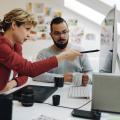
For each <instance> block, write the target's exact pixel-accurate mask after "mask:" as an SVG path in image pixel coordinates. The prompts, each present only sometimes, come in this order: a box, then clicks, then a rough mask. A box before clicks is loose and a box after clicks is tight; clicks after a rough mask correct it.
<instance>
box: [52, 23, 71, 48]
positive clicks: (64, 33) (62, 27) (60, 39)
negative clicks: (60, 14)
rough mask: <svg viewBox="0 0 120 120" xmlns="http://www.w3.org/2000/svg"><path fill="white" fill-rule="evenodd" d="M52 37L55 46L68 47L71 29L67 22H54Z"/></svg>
mask: <svg viewBox="0 0 120 120" xmlns="http://www.w3.org/2000/svg"><path fill="white" fill-rule="evenodd" d="M51 37H52V39H53V42H54V44H55V46H56V47H57V48H59V49H64V48H66V46H67V44H68V39H69V30H68V26H67V25H66V23H65V22H62V23H60V24H53V25H52V31H51Z"/></svg>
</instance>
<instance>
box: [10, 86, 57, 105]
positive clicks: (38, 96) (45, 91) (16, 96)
mask: <svg viewBox="0 0 120 120" xmlns="http://www.w3.org/2000/svg"><path fill="white" fill-rule="evenodd" d="M26 87H32V89H33V91H34V102H36V103H43V102H44V101H45V100H46V99H47V98H48V97H49V96H50V95H51V94H53V93H54V92H55V91H56V90H57V88H56V87H50V86H36V85H27V86H25V87H23V88H21V89H19V90H17V91H15V92H13V93H11V94H9V95H8V96H13V100H18V101H21V94H22V91H24V89H26Z"/></svg>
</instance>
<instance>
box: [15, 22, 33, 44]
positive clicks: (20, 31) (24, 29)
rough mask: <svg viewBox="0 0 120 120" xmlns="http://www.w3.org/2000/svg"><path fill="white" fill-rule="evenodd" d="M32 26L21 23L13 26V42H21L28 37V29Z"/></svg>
mask: <svg viewBox="0 0 120 120" xmlns="http://www.w3.org/2000/svg"><path fill="white" fill-rule="evenodd" d="M31 28H32V26H31V25H27V24H23V25H21V26H19V27H18V26H17V25H15V26H14V30H13V38H14V41H15V42H18V43H20V44H22V43H23V42H24V41H25V40H26V39H28V37H30V31H31Z"/></svg>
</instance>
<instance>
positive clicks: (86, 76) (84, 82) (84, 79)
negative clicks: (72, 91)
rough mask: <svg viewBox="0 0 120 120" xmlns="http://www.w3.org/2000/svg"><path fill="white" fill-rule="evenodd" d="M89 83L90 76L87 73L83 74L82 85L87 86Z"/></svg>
mask: <svg viewBox="0 0 120 120" xmlns="http://www.w3.org/2000/svg"><path fill="white" fill-rule="evenodd" d="M88 81H89V77H88V75H87V74H86V73H83V75H82V85H83V86H86V85H87V84H88Z"/></svg>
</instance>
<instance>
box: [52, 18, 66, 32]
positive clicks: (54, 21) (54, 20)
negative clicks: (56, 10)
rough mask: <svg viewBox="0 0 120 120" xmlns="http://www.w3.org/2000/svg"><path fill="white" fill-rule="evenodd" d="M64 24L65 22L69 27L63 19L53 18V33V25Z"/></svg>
mask: <svg viewBox="0 0 120 120" xmlns="http://www.w3.org/2000/svg"><path fill="white" fill-rule="evenodd" d="M63 22H65V23H66V25H67V22H66V21H65V20H64V19H63V18H62V17H55V18H53V19H52V21H51V24H50V30H51V32H52V31H53V29H52V26H53V24H60V23H63ZM67 26H68V25H67Z"/></svg>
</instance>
